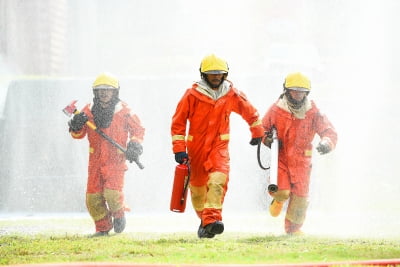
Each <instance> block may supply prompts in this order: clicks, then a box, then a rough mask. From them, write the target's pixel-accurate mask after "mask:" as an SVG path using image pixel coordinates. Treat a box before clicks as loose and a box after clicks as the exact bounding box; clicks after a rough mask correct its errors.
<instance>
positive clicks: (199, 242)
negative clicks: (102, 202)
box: [0, 233, 400, 265]
mask: <svg viewBox="0 0 400 267" xmlns="http://www.w3.org/2000/svg"><path fill="white" fill-rule="evenodd" d="M399 257H400V240H397V239H396V240H391V239H386V240H382V239H350V238H349V239H347V238H340V239H339V238H325V237H311V236H301V237H291V236H286V235H282V236H269V235H252V234H248V233H224V234H223V235H221V236H218V237H216V238H214V239H198V238H197V237H196V236H195V234H194V233H164V234H155V233H148V234H146V233H134V234H133V233H123V234H119V235H111V236H109V237H100V238H88V237H87V236H85V235H72V236H71V235H67V234H66V235H63V236H57V235H48V234H45V235H33V236H28V235H26V236H24V235H15V234H10V235H3V236H0V264H1V265H11V264H26V263H30V264H32V263H36V264H37V263H62V262H115V263H163V264H261V263H263V264H268V263H270V264H272V263H274V264H283V263H310V262H337V261H346V262H347V261H358V260H375V259H395V258H399Z"/></svg>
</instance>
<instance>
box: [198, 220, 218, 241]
mask: <svg viewBox="0 0 400 267" xmlns="http://www.w3.org/2000/svg"><path fill="white" fill-rule="evenodd" d="M197 236H198V237H199V238H213V237H214V236H215V234H212V233H209V232H207V231H206V228H204V227H203V226H201V223H200V226H199V230H197Z"/></svg>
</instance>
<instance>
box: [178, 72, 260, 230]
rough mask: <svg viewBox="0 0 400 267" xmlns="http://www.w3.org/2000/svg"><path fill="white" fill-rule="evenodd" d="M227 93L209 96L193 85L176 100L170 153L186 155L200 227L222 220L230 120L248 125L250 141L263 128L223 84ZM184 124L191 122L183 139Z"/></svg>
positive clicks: (245, 102) (243, 101) (230, 87)
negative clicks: (235, 115) (235, 118)
mask: <svg viewBox="0 0 400 267" xmlns="http://www.w3.org/2000/svg"><path fill="white" fill-rule="evenodd" d="M224 85H225V87H226V88H227V89H226V92H225V93H224V94H223V95H221V96H219V97H212V96H211V95H209V93H207V92H206V91H205V90H204V88H202V86H204V85H201V82H199V83H195V84H193V86H192V88H190V89H188V90H187V91H186V93H185V94H184V96H183V97H182V99H181V100H180V101H179V103H178V106H177V108H176V112H175V114H174V116H173V118H172V126H171V135H172V143H173V152H174V153H177V152H186V150H187V152H188V155H189V160H190V167H191V176H190V192H191V199H192V205H193V208H194V209H195V211H196V212H197V215H198V216H199V218H200V219H201V220H202V225H203V226H204V225H208V224H210V223H213V222H215V221H221V220H222V216H221V210H222V204H223V201H224V197H225V193H226V190H227V185H228V181H229V167H230V166H229V151H228V144H229V132H230V129H229V119H230V114H231V112H232V111H233V112H235V113H238V114H239V115H241V116H242V118H243V119H244V120H245V121H246V122H247V123H248V124H249V126H250V131H251V134H252V137H253V138H256V137H262V136H263V133H264V129H263V127H262V125H261V121H260V120H259V115H258V112H257V110H256V109H255V108H254V107H253V106H252V105H251V104H250V102H249V101H248V100H247V99H246V97H245V95H244V94H243V93H241V92H239V91H238V90H237V89H235V88H234V87H233V84H232V83H231V82H229V81H226V80H225V81H224ZM187 121H189V123H190V127H189V130H188V135H187V137H186V127H187Z"/></svg>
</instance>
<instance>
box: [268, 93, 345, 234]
mask: <svg viewBox="0 0 400 267" xmlns="http://www.w3.org/2000/svg"><path fill="white" fill-rule="evenodd" d="M280 101H282V100H281V99H280V100H278V102H276V103H274V104H273V105H272V107H270V109H269V110H268V111H267V112H266V114H265V115H264V117H263V119H262V124H263V126H264V129H265V130H266V131H269V130H270V129H271V127H272V126H275V127H276V129H277V134H278V140H279V142H280V148H279V163H278V188H279V190H278V192H275V193H271V195H272V197H273V198H274V199H275V200H277V201H279V202H283V201H285V200H287V199H289V197H290V201H289V205H288V209H287V212H286V219H285V230H286V232H287V233H292V232H296V231H298V230H299V229H300V227H301V226H302V224H303V222H304V220H305V215H306V210H307V206H308V200H307V198H308V192H309V184H310V173H311V156H312V148H313V146H312V141H313V139H314V136H315V134H318V135H319V136H320V137H321V139H324V140H325V141H327V142H328V143H329V145H330V148H331V149H333V148H334V147H335V146H336V142H337V134H336V131H335V129H334V127H333V125H332V124H331V122H330V121H329V120H328V118H327V117H326V116H324V115H322V114H321V113H320V111H319V109H318V108H317V106H316V105H315V103H314V102H313V101H310V102H309V107H308V110H307V111H306V113H305V118H304V119H299V118H297V117H295V116H294V115H293V114H292V113H291V112H290V111H289V110H287V109H285V108H284V107H283V106H282V105H280V104H279V103H280Z"/></svg>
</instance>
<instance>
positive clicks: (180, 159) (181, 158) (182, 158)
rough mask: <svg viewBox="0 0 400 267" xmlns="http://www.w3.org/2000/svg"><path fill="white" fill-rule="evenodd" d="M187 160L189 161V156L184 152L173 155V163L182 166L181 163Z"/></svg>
mask: <svg viewBox="0 0 400 267" xmlns="http://www.w3.org/2000/svg"><path fill="white" fill-rule="evenodd" d="M188 159H189V156H188V154H187V153H186V152H177V153H175V161H176V162H177V163H179V164H182V163H183V162H185V161H187V160H188Z"/></svg>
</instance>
